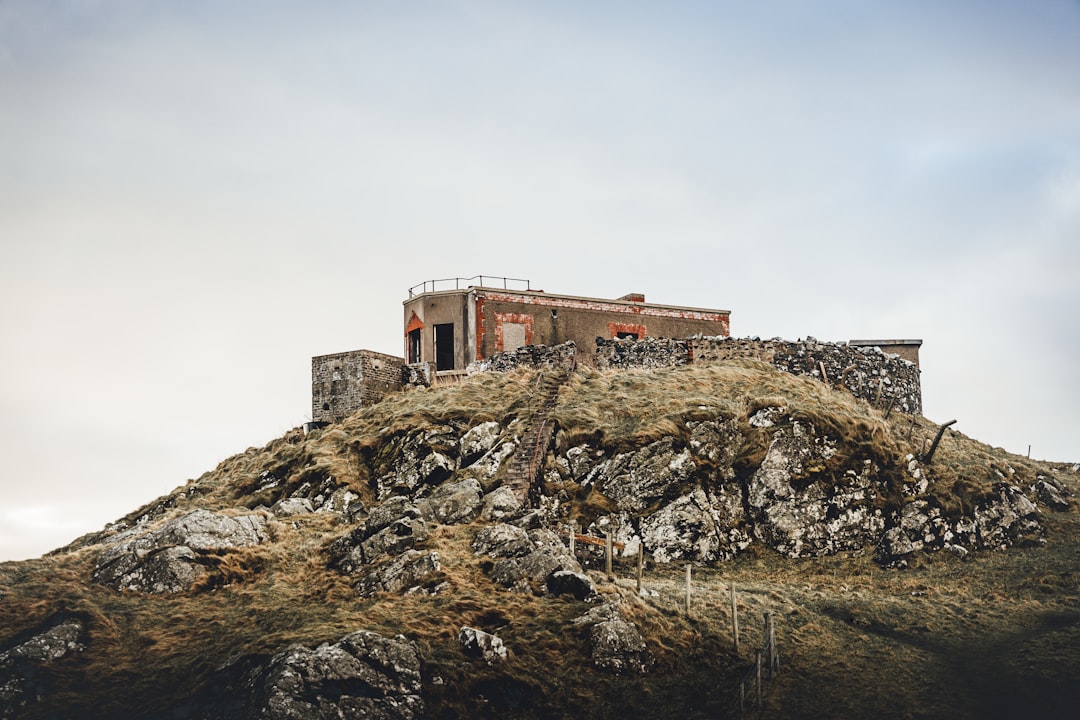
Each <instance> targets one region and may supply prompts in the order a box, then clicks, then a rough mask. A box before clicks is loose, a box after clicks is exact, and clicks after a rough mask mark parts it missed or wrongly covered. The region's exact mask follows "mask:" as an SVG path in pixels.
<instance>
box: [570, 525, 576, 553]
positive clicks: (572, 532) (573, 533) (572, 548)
mask: <svg viewBox="0 0 1080 720" xmlns="http://www.w3.org/2000/svg"><path fill="white" fill-rule="evenodd" d="M575 535H577V523H576V522H571V523H570V554H571V555H574V540H575V539H576V538H574V536H575ZM575 557H576V555H575Z"/></svg>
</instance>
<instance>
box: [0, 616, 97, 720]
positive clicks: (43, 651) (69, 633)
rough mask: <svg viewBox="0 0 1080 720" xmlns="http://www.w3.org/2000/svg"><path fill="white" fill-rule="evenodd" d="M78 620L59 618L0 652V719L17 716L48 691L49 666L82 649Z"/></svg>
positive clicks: (83, 628) (83, 633)
mask: <svg viewBox="0 0 1080 720" xmlns="http://www.w3.org/2000/svg"><path fill="white" fill-rule="evenodd" d="M85 631H86V630H85V627H84V626H83V623H82V621H81V620H78V619H75V618H60V619H57V620H55V621H54V622H53V624H52V625H50V626H49V627H47V628H44V629H42V630H41V631H40V632H38V633H36V634H34V635H33V636H31V637H29V638H27V639H26V640H23V641H22V642H19V643H18V644H16V645H14V646H13V647H11V648H8V649H7V650H5V651H3V652H0V717H2V718H15V717H19V716H20V715H21V713H22V710H23V709H24V708H25V707H27V706H28V705H32V704H34V703H36V702H38V701H39V700H40V699H41V697H42V695H43V694H45V693H48V692H49V690H50V676H49V672H48V669H49V666H50V665H52V664H53V663H56V662H57V661H60V660H62V659H63V658H65V657H67V656H69V655H72V654H75V653H80V652H82V651H83V650H84V649H85V648H86V643H85V639H84V635H85Z"/></svg>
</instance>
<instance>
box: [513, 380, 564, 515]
mask: <svg viewBox="0 0 1080 720" xmlns="http://www.w3.org/2000/svg"><path fill="white" fill-rule="evenodd" d="M569 380H570V372H568V371H566V370H550V371H547V372H545V374H544V375H542V376H541V379H540V381H539V384H538V387H539V391H540V392H542V393H543V394H544V400H543V404H542V405H541V406H540V409H539V410H537V411H536V412H535V413H534V414H533V416H532V418H530V419H529V426H528V428H527V429H526V430H525V434H524V435H522V436H521V443H520V444H519V445H518V447H517V450H516V451H515V452H514V456H513V457H512V458H510V466H509V468H508V469H507V473H506V479H505V480H504V481H503V485H505V486H507V487H509V488H510V489H511V490H513V491H514V495H516V496H517V499H518V501H519V502H521V505H522V507H529V505H530V504H531V502H530V501H531V498H530V495H531V491H532V489H533V487H534V486H535V485H536V483H537V481H538V480H539V479H540V474H541V471H542V470H543V469H544V457H545V456H546V455H547V451H548V449H549V448H550V447H551V440H552V437H553V436H554V434H555V421H554V420H552V419H551V411H552V410H553V409H554V408H555V403H556V402H557V401H558V397H559V390H561V389H562V386H563V385H565V384H566V383H567V382H568V381H569Z"/></svg>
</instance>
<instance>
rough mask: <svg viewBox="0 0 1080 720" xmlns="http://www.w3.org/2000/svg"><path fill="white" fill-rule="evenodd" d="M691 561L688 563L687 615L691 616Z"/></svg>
mask: <svg viewBox="0 0 1080 720" xmlns="http://www.w3.org/2000/svg"><path fill="white" fill-rule="evenodd" d="M690 567H691V565H690V563H686V617H690V573H691V570H690Z"/></svg>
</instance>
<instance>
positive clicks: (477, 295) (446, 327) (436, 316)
mask: <svg viewBox="0 0 1080 720" xmlns="http://www.w3.org/2000/svg"><path fill="white" fill-rule="evenodd" d="M403 305H404V333H403V345H404V347H403V351H404V352H403V354H402V357H397V356H393V355H386V354H384V353H377V352H372V351H370V350H354V351H350V352H343V353H334V354H330V355H320V356H316V357H313V358H312V359H311V418H312V424H313V425H315V426H320V425H324V424H326V423H330V422H339V421H341V420H343V419H345V418H346V417H348V416H349V415H351V414H352V413H354V412H356V411H357V410H359V409H360V408H362V407H365V406H367V405H371V404H372V403H376V402H378V401H379V400H381V399H382V398H383V397H384V396H385V395H386V394H387V393H390V392H396V391H399V390H401V389H402V388H403V387H405V386H406V385H409V384H411V383H414V382H418V383H419V384H428V383H430V382H431V380H432V379H433V377H453V376H458V375H464V374H465V373H466V370H467V369H468V368H469V367H470V366H472V367H476V366H477V364H478V363H481V364H482V363H483V362H484V361H486V360H488V359H490V358H492V357H493V356H496V355H502V354H503V353H509V352H511V351H513V350H517V349H519V348H522V347H525V346H540V345H544V346H556V345H562V344H563V343H567V342H573V343H574V344H575V346H576V357H578V358H594V357H595V356H596V351H597V346H598V341H610V340H644V339H645V338H690V337H703V338H715V339H717V340H720V339H724V338H728V337H729V335H730V316H731V313H730V311H728V310H717V309H707V308H697V307H684V306H679V305H660V304H656V303H648V302H646V301H645V296H644V295H643V294H640V293H630V294H628V295H624V296H622V297H620V298H616V299H614V300H607V299H601V298H593V297H585V296H580V295H557V294H552V293H547V292H544V291H542V290H535V289H533V288H532V286H531V283H530V282H529V281H528V280H518V279H513V278H504V277H493V276H476V277H472V278H450V279H446V280H429V281H427V282H423V283H420V284H419V285H416V286H414V287H412V288H410V289H409V291H408V297H407V298H406V299H405V301H404V303H403ZM848 344H849V345H852V346H863V347H867V348H880V350H881V351H882V352H884V353H889V354H898V355H899V356H900V357H901V358H903V359H904V360H907V361H909V362H911V363H913V364H914V365H915V366H916V374H917V366H918V362H919V355H918V353H919V346H920V345H921V341H919V340H876V341H875V340H857V341H856V340H853V341H851V342H850V343H848ZM410 378H411V379H410Z"/></svg>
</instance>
